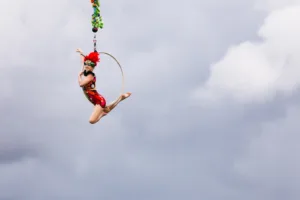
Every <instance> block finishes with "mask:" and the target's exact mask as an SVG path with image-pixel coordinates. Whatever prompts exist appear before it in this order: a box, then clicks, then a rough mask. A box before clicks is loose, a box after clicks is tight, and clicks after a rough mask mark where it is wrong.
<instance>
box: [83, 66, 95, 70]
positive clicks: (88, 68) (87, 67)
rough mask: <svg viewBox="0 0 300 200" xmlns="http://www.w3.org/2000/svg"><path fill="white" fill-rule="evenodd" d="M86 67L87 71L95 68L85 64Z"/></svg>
mask: <svg viewBox="0 0 300 200" xmlns="http://www.w3.org/2000/svg"><path fill="white" fill-rule="evenodd" d="M84 69H85V70H86V71H93V68H92V67H91V66H88V65H85V66H84Z"/></svg>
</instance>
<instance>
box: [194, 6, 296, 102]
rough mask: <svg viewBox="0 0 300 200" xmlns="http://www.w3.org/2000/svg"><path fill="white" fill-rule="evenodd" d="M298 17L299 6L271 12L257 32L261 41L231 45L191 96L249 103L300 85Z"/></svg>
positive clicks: (289, 92)
mask: <svg viewBox="0 0 300 200" xmlns="http://www.w3.org/2000/svg"><path fill="white" fill-rule="evenodd" d="M299 17H300V6H290V7H286V8H283V9H281V10H276V11H272V12H271V13H270V15H269V16H268V17H267V18H266V20H265V22H264V24H263V26H262V27H261V28H260V30H259V31H258V35H259V36H260V37H261V38H262V42H250V41H246V42H243V43H241V44H239V45H236V46H233V47H231V48H230V49H229V50H228V51H227V53H226V54H225V56H224V58H223V59H222V60H220V61H218V62H217V63H215V64H213V65H212V66H211V74H210V77H209V78H208V80H207V81H206V83H205V85H204V86H201V87H200V88H198V89H197V90H196V91H195V93H194V96H196V97H197V98H199V99H202V100H205V99H206V98H207V97H208V96H209V97H210V98H209V99H210V100H212V99H213V100H219V99H220V98H221V99H222V98H233V99H235V100H237V101H239V102H242V103H249V102H253V101H255V102H264V101H266V100H270V99H271V98H273V97H274V96H275V95H276V93H278V92H280V93H285V94H292V93H293V92H294V91H295V90H296V89H297V88H298V87H299V84H300V59H299V55H300V38H299V35H300V27H299V26H298V22H297V19H298V18H299ZM208 94H209V95H208Z"/></svg>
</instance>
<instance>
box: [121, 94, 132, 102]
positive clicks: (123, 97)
mask: <svg viewBox="0 0 300 200" xmlns="http://www.w3.org/2000/svg"><path fill="white" fill-rule="evenodd" d="M130 96H131V93H130V92H127V93H125V94H122V95H121V101H123V100H124V99H127V98H128V97H130Z"/></svg>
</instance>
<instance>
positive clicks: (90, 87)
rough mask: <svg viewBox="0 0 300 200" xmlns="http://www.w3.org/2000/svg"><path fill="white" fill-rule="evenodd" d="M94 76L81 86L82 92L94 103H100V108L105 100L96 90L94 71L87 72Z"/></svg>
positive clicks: (104, 103) (104, 104) (103, 105)
mask: <svg viewBox="0 0 300 200" xmlns="http://www.w3.org/2000/svg"><path fill="white" fill-rule="evenodd" d="M89 73H90V74H92V75H93V76H94V78H93V80H92V81H91V82H89V83H88V84H86V85H85V86H83V92H84V94H85V96H86V98H87V99H88V100H89V101H90V102H91V103H92V104H94V105H97V104H98V105H100V106H101V107H102V108H104V107H105V106H106V100H105V98H104V97H103V96H102V95H100V94H99V93H98V92H97V90H96V76H95V74H94V73H92V72H89Z"/></svg>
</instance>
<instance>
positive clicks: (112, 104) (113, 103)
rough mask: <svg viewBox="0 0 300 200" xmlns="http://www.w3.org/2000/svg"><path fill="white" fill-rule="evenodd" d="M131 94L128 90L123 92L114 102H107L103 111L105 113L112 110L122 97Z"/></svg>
mask: <svg viewBox="0 0 300 200" xmlns="http://www.w3.org/2000/svg"><path fill="white" fill-rule="evenodd" d="M130 95H131V93H130V92H127V93H125V94H122V95H120V96H119V98H118V99H117V100H115V101H114V102H112V103H111V104H109V105H108V106H106V107H105V108H104V110H103V111H104V112H105V113H106V114H107V113H109V112H110V111H112V110H113V109H114V108H115V107H116V106H117V105H118V104H119V103H120V102H121V101H123V100H124V99H127V98H128V97H129V96H130Z"/></svg>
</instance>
